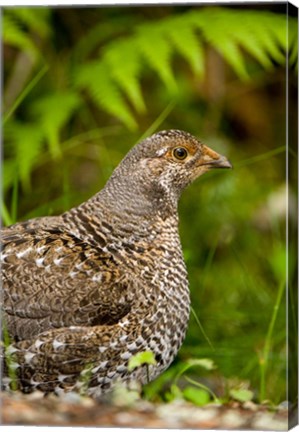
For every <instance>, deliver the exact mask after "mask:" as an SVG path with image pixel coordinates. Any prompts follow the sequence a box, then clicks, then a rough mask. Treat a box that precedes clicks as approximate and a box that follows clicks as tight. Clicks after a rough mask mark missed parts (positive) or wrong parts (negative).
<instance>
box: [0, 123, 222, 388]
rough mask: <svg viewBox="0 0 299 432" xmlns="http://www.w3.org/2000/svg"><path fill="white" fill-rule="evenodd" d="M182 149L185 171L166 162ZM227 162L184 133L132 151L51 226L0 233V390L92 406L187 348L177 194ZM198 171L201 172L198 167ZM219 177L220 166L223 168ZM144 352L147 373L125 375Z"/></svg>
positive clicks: (44, 222)
mask: <svg viewBox="0 0 299 432" xmlns="http://www.w3.org/2000/svg"><path fill="white" fill-rule="evenodd" d="M177 146H182V147H184V148H185V149H186V150H187V152H188V158H189V160H188V161H186V162H182V161H176V160H175V159H174V156H173V151H172V149H173V148H174V147H177ZM207 160H209V161H210V162H211V163H215V161H221V163H220V162H219V165H221V164H222V165H223V166H224V167H229V166H228V165H229V163H228V161H227V160H226V159H225V160H224V158H223V157H220V156H219V155H218V154H217V153H215V152H213V151H212V150H210V149H209V148H208V147H206V146H204V145H203V144H201V143H200V142H199V141H198V140H197V139H196V138H194V137H192V136H191V135H190V134H187V133H186V132H182V131H173V130H172V131H164V132H160V133H158V134H156V135H154V136H153V137H151V138H148V139H147V140H144V141H143V142H141V143H140V144H139V145H137V146H135V147H134V148H133V149H132V150H131V151H130V152H129V154H128V155H127V156H126V157H125V158H124V160H123V161H122V162H121V163H120V165H119V166H118V167H117V168H116V170H115V171H114V173H113V175H112V176H111V178H110V180H109V181H108V182H107V184H106V186H105V187H104V189H102V191H100V192H99V193H98V194H97V195H95V196H94V197H92V198H91V199H90V200H89V201H87V202H85V203H83V204H81V205H80V206H78V207H76V208H73V209H71V210H70V211H68V212H66V213H64V214H62V215H60V216H54V217H44V218H37V219H33V220H29V221H26V222H22V223H18V224H15V225H13V226H11V227H8V228H5V229H3V230H2V241H3V247H2V254H1V261H2V271H3V311H4V315H3V324H4V327H5V332H7V333H8V335H9V337H10V341H11V343H10V345H9V346H8V347H6V348H5V350H4V351H5V352H4V353H3V357H4V374H5V377H4V379H3V384H4V387H6V388H9V387H10V386H11V385H12V378H11V373H10V370H12V369H13V370H14V371H15V373H16V376H17V385H18V388H19V389H21V390H22V391H24V392H31V391H32V390H34V389H35V388H37V389H39V390H42V391H44V392H45V393H48V392H53V391H54V392H56V393H59V392H61V391H71V390H80V388H81V387H82V385H83V382H84V380H82V377H83V376H84V374H85V373H87V371H88V385H87V390H86V392H87V394H89V395H92V396H99V395H101V394H102V393H104V392H106V391H108V390H109V389H110V388H111V387H113V385H114V384H115V383H117V382H118V381H126V382H131V381H135V380H137V381H139V382H141V383H146V382H147V380H148V379H150V380H152V379H154V378H155V377H156V376H157V375H159V374H160V373H161V372H162V371H163V370H165V369H166V368H167V367H168V366H169V365H170V363H171V362H172V361H173V359H174V357H175V356H176V354H177V352H178V350H179V348H180V346H181V344H182V342H183V340H184V337H185V333H186V329H187V324H188V317H189V309H190V298H189V288H188V278H187V271H186V266H185V263H184V260H183V255H182V249H181V243H180V238H179V232H178V221H179V220H178V214H177V202H178V199H179V196H180V193H181V191H182V190H183V189H184V188H185V187H186V185H187V184H189V183H190V182H191V181H193V180H194V178H196V177H198V176H199V175H201V174H202V173H204V172H205V171H207V170H208V169H209V164H208V163H207V162H206V161H207ZM200 161H201V162H202V161H204V163H202V164H200ZM225 165H226V166H225ZM142 351H152V352H153V354H154V356H155V360H156V364H155V365H146V366H145V365H141V366H140V367H138V368H135V369H134V370H133V371H129V370H128V362H129V359H130V358H131V357H132V356H133V355H135V354H137V353H139V352H142Z"/></svg>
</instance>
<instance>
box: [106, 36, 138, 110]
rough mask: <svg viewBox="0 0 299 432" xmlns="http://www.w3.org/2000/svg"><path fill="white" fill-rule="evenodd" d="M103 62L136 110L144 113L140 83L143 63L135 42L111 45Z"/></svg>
mask: <svg viewBox="0 0 299 432" xmlns="http://www.w3.org/2000/svg"><path fill="white" fill-rule="evenodd" d="M103 61H104V62H105V63H106V65H107V67H108V69H109V70H110V71H111V77H112V78H113V79H114V80H115V82H116V83H117V85H118V86H119V87H120V88H121V89H122V90H123V91H124V92H125V94H126V95H127V96H128V98H129V99H130V101H131V103H132V104H133V106H134V107H135V109H136V110H137V111H138V112H144V111H145V103H144V100H143V97H142V93H141V87H140V83H139V76H140V72H141V62H140V57H139V54H138V51H137V46H136V45H135V44H134V41H132V40H129V41H128V40H125V41H120V42H117V43H115V44H110V45H109V47H108V49H107V50H106V51H105V54H104V57H103Z"/></svg>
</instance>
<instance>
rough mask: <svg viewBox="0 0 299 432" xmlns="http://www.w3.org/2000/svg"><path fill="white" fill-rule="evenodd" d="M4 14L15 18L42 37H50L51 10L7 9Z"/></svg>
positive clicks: (31, 8)
mask: <svg viewBox="0 0 299 432" xmlns="http://www.w3.org/2000/svg"><path fill="white" fill-rule="evenodd" d="M4 14H9V15H10V16H13V17H14V18H15V19H17V20H18V21H19V22H20V23H22V24H25V25H26V26H27V27H28V28H30V29H32V30H34V31H35V32H36V33H38V34H39V35H40V36H48V35H49V34H50V32H51V30H50V25H49V17H50V14H51V9H49V8H34V7H30V8H29V7H16V8H10V9H6V10H5V13H4Z"/></svg>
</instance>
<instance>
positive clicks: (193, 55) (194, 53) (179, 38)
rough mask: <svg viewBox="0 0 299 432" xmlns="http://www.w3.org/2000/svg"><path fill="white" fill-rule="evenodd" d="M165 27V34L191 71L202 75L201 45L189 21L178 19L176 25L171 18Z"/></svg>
mask: <svg viewBox="0 0 299 432" xmlns="http://www.w3.org/2000/svg"><path fill="white" fill-rule="evenodd" d="M182 21H183V22H182ZM178 28H179V29H180V31H178ZM166 29H167V31H166V32H165V34H166V35H167V36H168V37H169V39H170V40H171V42H172V44H173V45H174V48H175V49H176V50H177V51H178V52H179V53H180V54H181V55H182V56H183V57H184V58H185V59H186V60H187V62H188V63H189V64H190V66H191V68H192V70H193V72H194V73H195V74H196V75H199V76H201V77H202V76H203V73H204V51H203V46H202V42H201V40H200V38H199V37H198V36H197V34H196V33H195V30H194V28H192V26H191V25H190V22H189V21H188V20H186V22H184V20H181V19H178V20H177V25H176V22H175V21H174V20H173V19H171V20H169V23H168V27H166Z"/></svg>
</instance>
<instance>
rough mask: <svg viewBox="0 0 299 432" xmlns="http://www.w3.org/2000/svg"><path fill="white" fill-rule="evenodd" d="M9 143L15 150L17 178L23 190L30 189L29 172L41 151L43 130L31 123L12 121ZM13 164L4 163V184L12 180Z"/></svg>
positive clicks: (13, 175) (13, 176)
mask: <svg viewBox="0 0 299 432" xmlns="http://www.w3.org/2000/svg"><path fill="white" fill-rule="evenodd" d="M10 139H11V145H12V146H13V148H14V152H15V162H16V166H15V168H16V169H17V172H18V178H19V179H20V180H21V183H22V186H23V188H24V189H25V190H29V189H30V173H31V171H32V167H33V166H34V164H35V162H36V160H37V157H38V156H39V154H40V153H41V148H42V143H43V131H42V129H41V127H39V125H37V124H35V123H34V124H33V123H26V124H25V123H17V122H13V130H11V132H10ZM13 166H14V164H13V163H10V164H9V161H7V162H6V163H5V164H4V167H5V168H4V174H5V183H6V185H7V184H9V183H10V182H12V181H13V179H14V178H15V173H14V174H13V173H12V172H11V169H12V168H13Z"/></svg>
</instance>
